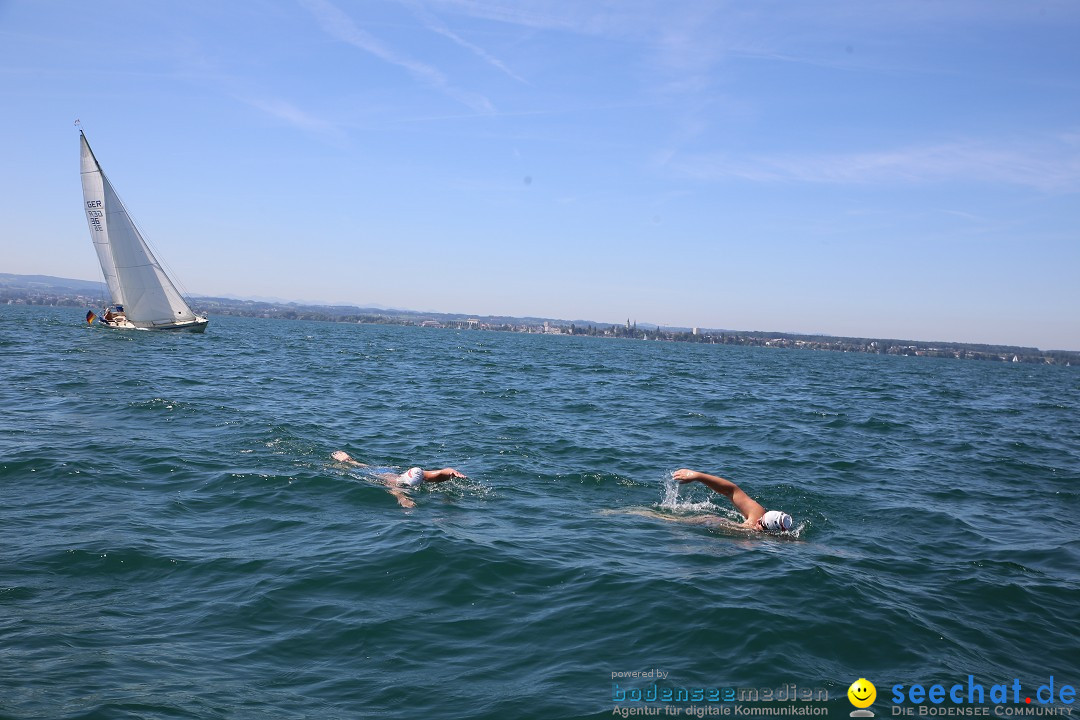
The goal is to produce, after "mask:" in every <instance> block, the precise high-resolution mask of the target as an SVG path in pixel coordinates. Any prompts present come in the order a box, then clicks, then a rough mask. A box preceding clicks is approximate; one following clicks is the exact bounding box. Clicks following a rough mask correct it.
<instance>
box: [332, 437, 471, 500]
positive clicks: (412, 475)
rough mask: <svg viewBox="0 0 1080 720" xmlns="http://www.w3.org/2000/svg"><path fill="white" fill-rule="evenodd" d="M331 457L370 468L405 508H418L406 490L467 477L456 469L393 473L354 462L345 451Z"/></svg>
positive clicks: (415, 470) (335, 453)
mask: <svg viewBox="0 0 1080 720" xmlns="http://www.w3.org/2000/svg"><path fill="white" fill-rule="evenodd" d="M330 457H332V458H334V459H335V460H337V461H338V462H343V463H348V464H349V465H355V466H356V467H361V468H368V469H369V470H371V471H372V472H373V474H374V475H375V477H377V478H378V479H379V481H380V482H381V483H383V484H384V485H386V488H387V489H388V490H389V491H390V494H391V495H393V496H394V497H395V498H397V501H398V504H399V505H401V507H405V508H411V507H416V503H415V502H413V499H412V498H410V497H409V496H408V495H407V494H406V493H405V490H411V489H412V488H415V487H419V486H420V485H423V484H424V483H426V482H430V483H438V482H446V481H447V480H452V479H454V478H463V477H465V475H464V474H463V473H460V472H458V471H457V470H455V469H454V468H443V469H442V470H424V469H422V468H418V467H411V468H409V469H408V470H406V471H405V472H403V473H396V472H393V469H392V468H388V467H373V466H371V465H367V464H365V463H362V462H359V461H358V460H354V459H353V458H352V457H350V456H349V453H347V452H345V451H344V450H337V451H335V452H333V453H331V454H330Z"/></svg>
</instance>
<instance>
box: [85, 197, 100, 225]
mask: <svg viewBox="0 0 1080 720" xmlns="http://www.w3.org/2000/svg"><path fill="white" fill-rule="evenodd" d="M100 207H101V201H100V200H87V201H86V218H87V220H89V221H90V227H91V228H93V229H94V230H97V231H98V232H103V231H104V230H105V228H104V227H102V225H101V216H102V215H103V214H104V213H102V212H101V210H97V209H95V208H100Z"/></svg>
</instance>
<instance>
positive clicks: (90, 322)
mask: <svg viewBox="0 0 1080 720" xmlns="http://www.w3.org/2000/svg"><path fill="white" fill-rule="evenodd" d="M96 319H97V315H95V314H94V311H93V310H87V311H86V324H87V325H93V324H94V320H96Z"/></svg>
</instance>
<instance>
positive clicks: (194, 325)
mask: <svg viewBox="0 0 1080 720" xmlns="http://www.w3.org/2000/svg"><path fill="white" fill-rule="evenodd" d="M209 322H210V321H209V320H208V319H207V318H201V317H197V316H196V318H195V319H194V320H191V321H189V322H181V323H169V324H167V325H151V326H149V327H140V326H138V325H133V324H132V323H130V322H128V321H126V320H122V321H120V322H115V321H114V322H108V321H106V320H101V321H100V324H101V326H102V327H107V328H114V329H116V330H171V331H173V332H195V333H201V332H206V325H207V324H208V323H209Z"/></svg>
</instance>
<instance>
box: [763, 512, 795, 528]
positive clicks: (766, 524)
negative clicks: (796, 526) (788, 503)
mask: <svg viewBox="0 0 1080 720" xmlns="http://www.w3.org/2000/svg"><path fill="white" fill-rule="evenodd" d="M761 527H763V528H765V529H766V530H767V531H769V532H772V533H779V532H784V531H785V530H790V529H791V516H790V515H788V514H787V513H786V512H780V511H779V510H770V511H769V512H767V513H765V514H764V515H762V516H761Z"/></svg>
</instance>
